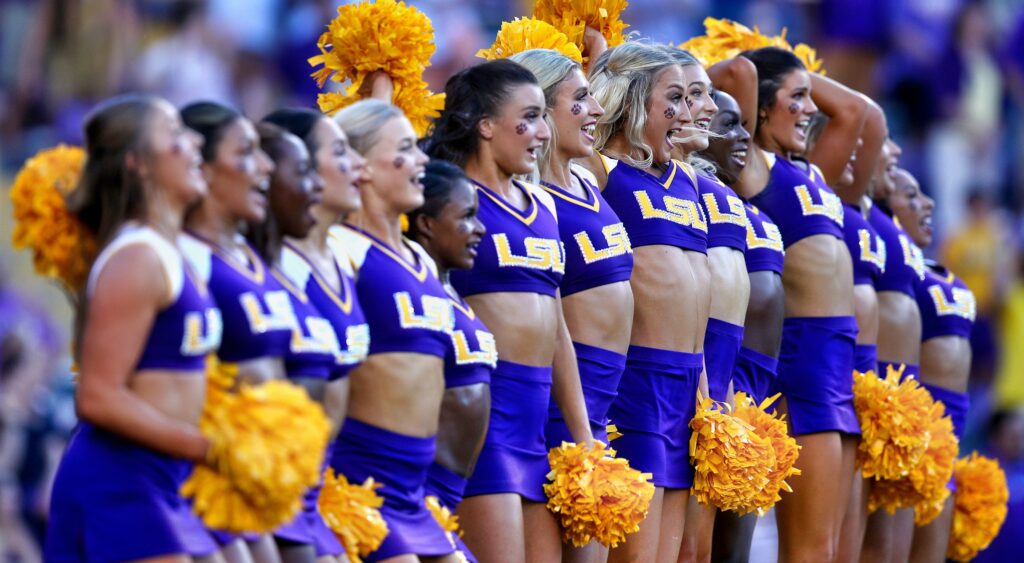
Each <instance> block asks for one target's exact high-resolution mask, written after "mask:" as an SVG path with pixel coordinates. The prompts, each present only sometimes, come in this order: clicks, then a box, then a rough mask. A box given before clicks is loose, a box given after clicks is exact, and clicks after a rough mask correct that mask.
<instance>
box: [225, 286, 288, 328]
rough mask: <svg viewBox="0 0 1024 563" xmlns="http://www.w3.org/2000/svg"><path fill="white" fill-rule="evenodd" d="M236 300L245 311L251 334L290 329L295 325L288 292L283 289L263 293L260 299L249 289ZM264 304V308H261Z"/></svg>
mask: <svg viewBox="0 0 1024 563" xmlns="http://www.w3.org/2000/svg"><path fill="white" fill-rule="evenodd" d="M238 301H239V303H240V304H241V305H242V310H243V311H245V316H246V318H247V319H248V320H249V328H250V329H251V330H252V332H253V334H263V333H264V332H268V331H271V330H291V329H292V328H294V327H295V313H294V311H292V303H291V300H290V299H289V298H288V292H286V291H284V290H279V291H268V292H266V293H264V294H263V299H262V301H261V300H260V298H259V297H257V296H256V294H255V293H253V292H251V291H250V292H246V293H243V294H242V295H240V296H239V297H238ZM264 305H266V310H264V308H263V306H264Z"/></svg>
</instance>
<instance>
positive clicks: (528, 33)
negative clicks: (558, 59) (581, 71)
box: [476, 18, 583, 63]
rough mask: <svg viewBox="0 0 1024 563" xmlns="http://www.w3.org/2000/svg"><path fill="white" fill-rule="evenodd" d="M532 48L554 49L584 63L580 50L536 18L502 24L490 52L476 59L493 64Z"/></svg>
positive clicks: (518, 19) (486, 51)
mask: <svg viewBox="0 0 1024 563" xmlns="http://www.w3.org/2000/svg"><path fill="white" fill-rule="evenodd" d="M530 49H551V50H552V51H558V52H559V53H561V54H563V55H565V56H567V57H569V58H570V59H572V60H574V61H576V62H578V63H582V62H583V55H582V53H580V48H579V47H578V46H577V45H576V44H575V43H573V42H571V41H569V38H568V37H566V35H565V34H564V33H562V32H561V31H559V30H557V29H555V27H554V26H552V25H551V24H549V23H547V22H545V21H541V20H538V19H534V18H516V19H514V20H512V21H510V22H502V24H501V29H499V30H498V35H496V36H495V38H494V44H493V45H491V48H490V49H480V50H479V51H477V52H476V56H478V57H480V58H483V59H487V60H489V61H493V60H495V59H504V58H507V57H511V56H512V55H515V54H516V53H522V52H523V51H528V50H530Z"/></svg>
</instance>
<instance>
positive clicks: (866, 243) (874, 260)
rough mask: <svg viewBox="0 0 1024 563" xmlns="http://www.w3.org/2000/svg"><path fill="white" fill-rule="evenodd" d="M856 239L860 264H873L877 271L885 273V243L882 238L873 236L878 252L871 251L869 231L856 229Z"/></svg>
mask: <svg viewBox="0 0 1024 563" xmlns="http://www.w3.org/2000/svg"><path fill="white" fill-rule="evenodd" d="M857 238H858V242H859V244H860V259H861V261H862V262H868V263H870V264H874V265H875V266H877V267H878V269H879V270H881V271H883V272H884V271H885V241H884V240H882V237H880V236H878V235H875V237H874V238H875V244H874V246H875V247H876V248H877V249H878V250H871V246H872V245H871V231H869V230H867V229H857Z"/></svg>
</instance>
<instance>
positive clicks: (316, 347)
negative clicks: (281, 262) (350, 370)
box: [271, 268, 338, 379]
mask: <svg viewBox="0 0 1024 563" xmlns="http://www.w3.org/2000/svg"><path fill="white" fill-rule="evenodd" d="M271 275H273V276H274V278H275V279H277V281H278V283H280V284H281V286H282V287H284V288H285V289H286V290H287V291H288V295H289V297H291V300H292V311H293V312H294V313H295V324H296V327H295V330H293V331H292V338H291V341H290V342H289V344H288V352H287V353H286V354H285V356H284V368H285V373H286V374H287V376H288V377H289V378H294V377H309V378H313V379H330V377H331V372H332V371H333V370H334V361H335V360H334V358H335V356H334V354H335V350H337V349H338V335H337V334H336V333H335V332H334V327H332V326H331V323H330V322H328V321H327V319H325V318H324V316H323V315H321V314H320V311H318V310H317V308H316V307H315V306H314V305H313V302H312V301H310V299H309V296H308V295H307V294H306V292H305V291H303V290H302V289H301V288H299V287H297V286H296V285H295V284H294V283H292V281H291V280H290V279H288V276H286V275H285V274H283V273H282V272H280V271H278V270H277V269H276V268H272V269H271Z"/></svg>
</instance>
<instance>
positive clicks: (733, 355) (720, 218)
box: [696, 174, 747, 401]
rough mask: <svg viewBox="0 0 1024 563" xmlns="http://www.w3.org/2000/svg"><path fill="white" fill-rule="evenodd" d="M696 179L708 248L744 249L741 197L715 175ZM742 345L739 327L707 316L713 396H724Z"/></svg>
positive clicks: (706, 344) (707, 367) (744, 212)
mask: <svg viewBox="0 0 1024 563" xmlns="http://www.w3.org/2000/svg"><path fill="white" fill-rule="evenodd" d="M696 179H697V192H698V193H699V194H700V202H701V205H702V206H703V207H704V215H705V216H706V217H707V219H708V248H720V247H724V248H732V249H734V250H737V251H739V252H741V253H742V252H746V250H747V210H746V208H745V207H744V206H743V200H742V199H740V198H739V197H738V196H737V195H736V193H735V192H733V191H732V189H731V188H729V186H726V185H725V184H723V183H722V182H721V181H719V180H718V178H713V177H708V176H704V175H703V174H697V175H696ZM712 299H714V297H713V296H712ZM742 345H743V327H742V326H740V325H735V324H732V323H729V322H726V321H723V320H721V319H715V318H709V319H708V327H707V331H706V332H705V333H704V369H705V371H706V372H707V377H708V394H709V395H711V398H712V399H714V400H716V401H724V400H725V399H726V395H727V394H728V393H729V384H730V383H731V382H732V378H733V372H734V371H735V369H736V361H737V355H738V354H739V351H740V347H741V346H742Z"/></svg>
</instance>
